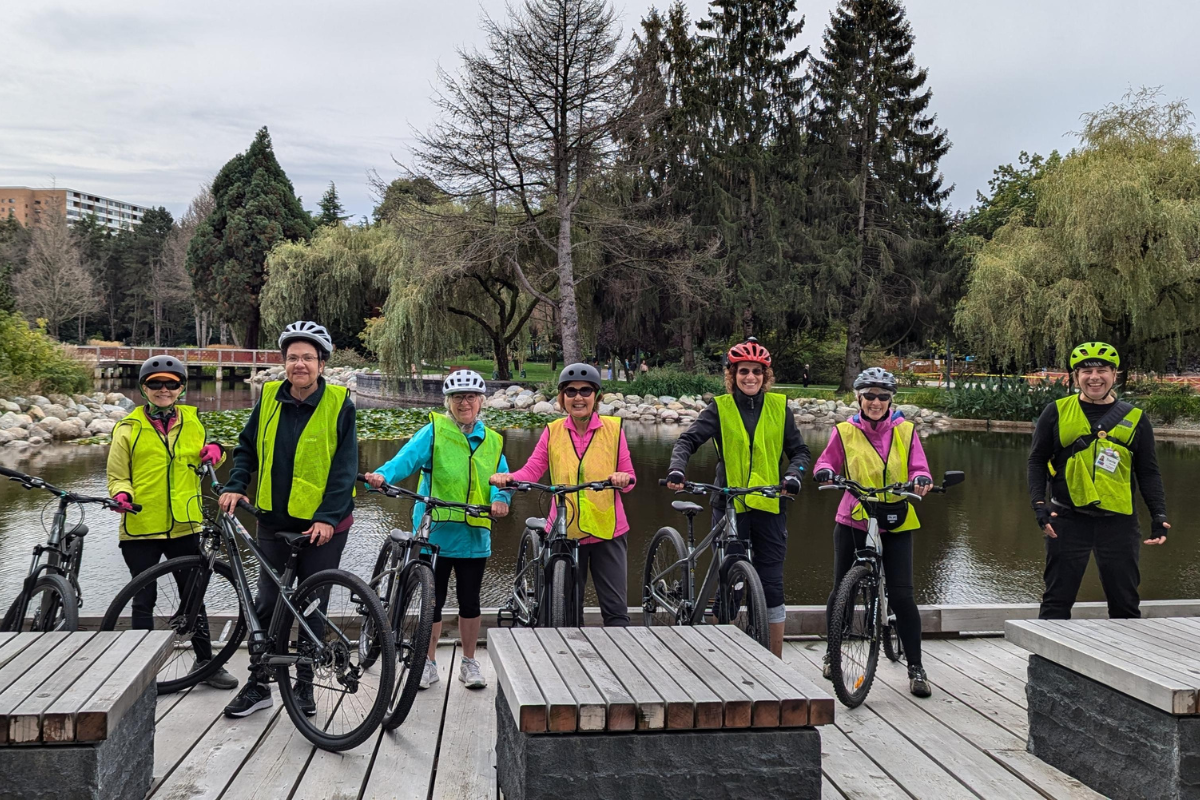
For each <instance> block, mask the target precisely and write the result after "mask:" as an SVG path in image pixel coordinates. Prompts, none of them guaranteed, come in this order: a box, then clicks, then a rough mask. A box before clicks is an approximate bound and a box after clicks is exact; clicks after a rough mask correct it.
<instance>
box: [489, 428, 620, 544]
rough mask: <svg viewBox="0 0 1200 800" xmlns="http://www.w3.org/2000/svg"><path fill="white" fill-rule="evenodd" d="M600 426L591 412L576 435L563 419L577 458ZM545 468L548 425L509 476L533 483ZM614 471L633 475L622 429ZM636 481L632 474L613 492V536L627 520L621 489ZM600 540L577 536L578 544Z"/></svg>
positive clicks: (546, 463)
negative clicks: (627, 482) (581, 431)
mask: <svg viewBox="0 0 1200 800" xmlns="http://www.w3.org/2000/svg"><path fill="white" fill-rule="evenodd" d="M601 426H602V423H601V422H600V416H599V415H598V414H592V421H591V422H590V423H588V429H587V432H586V433H584V434H583V435H582V436H580V434H579V432H578V431H576V430H575V425H574V424H572V423H571V422H570V421H568V422H567V424H566V428H567V431H568V432H569V433H570V434H571V441H572V442H573V443H574V445H575V454H576V455H577V456H579V457H580V458H583V454H584V453H585V452H586V451H587V446H588V444H589V443H591V441H592V436H594V435H595V433H596V431H598V430H600V428H601ZM548 469H550V429H549V428H547V429H545V430H543V431H542V436H541V438H540V439H538V443H537V446H535V447H534V448H533V453H532V454H531V455H530V456H529V460H528V461H526V462H525V466H523V467H521V468H520V469H519V470H517V471H516V472H514V473H512V477H513V480H517V481H531V482H534V483H538V482H540V481H541V479H542V476H543V475H545V474H546V471H547V470H548ZM617 472H625V473H628V474H629V475H634V473H633V460H632V459H631V458H630V457H629V444H628V443H627V442H626V441H625V431H621V441H620V443H619V444H618V445H617ZM604 477H606V478H607V477H608V476H607V475H605V476H604ZM636 483H637V476H636V475H634V477H633V481H631V482H630V484H629V485H628V486H627V487H625V488H624V489H621V490H619V492H618V494H617V497H616V512H617V530H616V533H615V534H614V537H615V536H620V535H622V534H625V533H628V532H629V521H628V520H626V519H625V506H624V505H622V503H621V495H622V494H624V493H625V492H628V491H630V490H631V489H633V487H634V484H636ZM554 514H555V505H554V503H553V501H552V502H551V503H550V517H549V518H550V519H551V520H553V519H554ZM603 541H605V540H604V539H597V538H596V537H595V536H587V537H584V538H583V539H580V540H579V543H580V544H595V543H596V542H603Z"/></svg>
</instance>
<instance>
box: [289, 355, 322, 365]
mask: <svg viewBox="0 0 1200 800" xmlns="http://www.w3.org/2000/svg"><path fill="white" fill-rule="evenodd" d="M301 362H303V363H305V364H315V363H317V357H316V356H314V355H303V356H288V357H287V363H289V364H299V363H301Z"/></svg>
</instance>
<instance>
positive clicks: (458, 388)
mask: <svg viewBox="0 0 1200 800" xmlns="http://www.w3.org/2000/svg"><path fill="white" fill-rule="evenodd" d="M467 392H477V393H479V394H487V384H485V383H484V382H483V376H482V375H480V374H479V373H478V372H475V371H474V370H469V369H456V370H454V372H451V373H450V374H449V375H447V376H446V380H444V381H442V396H443V397H449V396H450V395H452V394H466V393H467Z"/></svg>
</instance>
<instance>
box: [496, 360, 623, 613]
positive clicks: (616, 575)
mask: <svg viewBox="0 0 1200 800" xmlns="http://www.w3.org/2000/svg"><path fill="white" fill-rule="evenodd" d="M599 392H600V373H599V372H598V371H597V370H596V368H595V367H593V366H591V365H589V364H568V365H567V366H566V367H565V368H564V369H563V371H562V372H561V373H559V376H558V405H559V407H560V408H562V409H563V410H564V411H566V412H567V415H568V416H567V417H566V418H564V419H558V420H555V421H554V422H551V423H550V424H549V425H547V426H546V430H544V431H542V436H541V438H540V439H538V443H537V445H536V446H535V447H534V448H533V454H532V455H530V456H529V460H528V461H526V462H525V466H523V467H521V468H520V469H519V470H517V471H516V472H514V473H512V474H511V475H509V474H507V473H506V472H503V471H502V472H500V473H497V474H496V475H494V476H493V477H492V485H493V486H508V485H509V484H510V483H513V482H514V481H517V482H519V481H533V482H536V481H540V480H541V478H542V476H543V475H545V474H546V470H547V469H548V470H550V482H551V483H554V484H560V485H568V486H569V485H574V484H577V483H588V482H591V481H612V484H613V486H615V487H616V491H611V492H580V493H579V494H576V495H573V496H570V497H568V498H567V501H566V502H567V503H568V506H569V507H570V512H571V513H570V514H569V515H568V519H570V520H571V524H570V527H569V528H568V531H567V533H568V535H569V536H570V537H571V538H572V539H578V540H579V575H580V580H579V595H578V596H579V603H580V605H582V603H583V590H584V586H585V585H586V584H587V579H588V575H589V574H590V575H591V576H592V583H593V585H595V587H596V597H597V599H598V600H599V601H600V614H601V616H602V617H603V618H604V624H605V626H609V627H611V626H618V627H625V626H627V625H629V611H628V609H629V596H628V593H627V591H626V584H627V578H628V574H629V554H628V546H627V543H626V540H625V534H626V533H628V532H629V522H628V520H626V519H625V506H624V505H623V504H622V503H621V496H620V495H621V494H623V493H625V492H628V491H630V490H631V489H633V485H634V483H635V481H636V477H635V476H634V472H633V461H632V460H631V459H630V458H629V445H628V443H627V442H626V441H625V432H624V431H623V430H621V420H619V419H617V418H616V417H602V416H600V415H599V414H597V413H596V401H597V399H598V397H597V396H598V394H599ZM554 514H555V509H554V506H553V505H551V507H550V517H551V518H553V517H554Z"/></svg>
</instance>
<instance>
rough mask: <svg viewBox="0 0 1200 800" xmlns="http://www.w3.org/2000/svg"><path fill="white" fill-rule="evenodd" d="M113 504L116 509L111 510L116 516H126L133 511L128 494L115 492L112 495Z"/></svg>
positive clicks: (131, 501)
mask: <svg viewBox="0 0 1200 800" xmlns="http://www.w3.org/2000/svg"><path fill="white" fill-rule="evenodd" d="M113 502H114V503H116V504H117V507H116V508H114V509H111V510H112V511H115V512H116V513H118V514H128V513H129V512H131V511H133V498H132V497H130V496H129V492H117V493H116V494H114V495H113Z"/></svg>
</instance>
